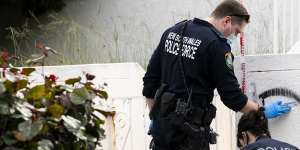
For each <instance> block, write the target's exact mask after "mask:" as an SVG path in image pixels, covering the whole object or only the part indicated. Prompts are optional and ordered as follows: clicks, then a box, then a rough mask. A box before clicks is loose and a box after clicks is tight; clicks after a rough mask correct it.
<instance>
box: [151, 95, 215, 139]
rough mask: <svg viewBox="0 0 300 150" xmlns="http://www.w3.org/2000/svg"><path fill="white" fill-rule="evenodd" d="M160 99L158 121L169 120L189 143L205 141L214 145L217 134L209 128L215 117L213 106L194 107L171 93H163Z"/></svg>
mask: <svg viewBox="0 0 300 150" xmlns="http://www.w3.org/2000/svg"><path fill="white" fill-rule="evenodd" d="M160 98H161V99H160V102H161V103H160V105H159V106H160V107H159V112H158V113H157V114H158V120H160V119H164V118H169V119H170V123H171V125H172V126H173V127H174V128H176V129H179V130H181V131H182V132H183V133H184V134H186V135H187V137H188V138H189V141H190V142H196V143H197V141H199V139H206V140H207V141H208V142H209V143H210V144H215V143H216V136H217V134H216V133H215V132H214V131H213V130H212V129H211V128H210V124H211V122H212V120H213V119H214V118H215V116H216V107H215V106H214V105H212V104H209V105H207V107H204V108H201V107H194V106H193V105H192V104H191V103H190V102H188V101H187V100H185V99H182V98H177V97H176V94H174V93H171V92H164V93H163V94H162V95H161V97H160Z"/></svg>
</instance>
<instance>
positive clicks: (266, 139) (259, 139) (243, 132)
mask: <svg viewBox="0 0 300 150" xmlns="http://www.w3.org/2000/svg"><path fill="white" fill-rule="evenodd" d="M237 145H238V147H239V148H240V149H241V150H299V149H298V148H297V147H295V146H293V145H291V144H288V143H285V142H281V141H278V140H274V139H272V138H271V134H270V131H269V128H268V119H267V117H266V116H265V112H264V108H260V109H259V110H258V111H251V112H249V113H246V114H244V115H243V116H242V117H241V119H240V120H239V123H238V133H237Z"/></svg>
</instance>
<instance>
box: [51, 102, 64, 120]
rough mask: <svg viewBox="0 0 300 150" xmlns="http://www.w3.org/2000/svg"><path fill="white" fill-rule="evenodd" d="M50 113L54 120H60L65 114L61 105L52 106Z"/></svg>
mask: <svg viewBox="0 0 300 150" xmlns="http://www.w3.org/2000/svg"><path fill="white" fill-rule="evenodd" d="M48 111H49V112H50V114H51V115H52V117H54V118H60V116H61V115H62V114H63V113H64V107H63V106H62V105H60V104H52V105H51V106H50V107H49V108H48Z"/></svg>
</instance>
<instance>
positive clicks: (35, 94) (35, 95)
mask: <svg viewBox="0 0 300 150" xmlns="http://www.w3.org/2000/svg"><path fill="white" fill-rule="evenodd" d="M44 96H45V86H44V85H37V86H35V87H33V88H32V89H30V90H29V92H28V94H27V95H26V98H27V99H29V100H40V99H42V98H43V97H44Z"/></svg>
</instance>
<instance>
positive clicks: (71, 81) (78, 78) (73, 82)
mask: <svg viewBox="0 0 300 150" xmlns="http://www.w3.org/2000/svg"><path fill="white" fill-rule="evenodd" d="M79 81H81V77H77V78H71V79H68V80H66V81H65V83H66V84H69V85H74V84H75V83H77V82H79Z"/></svg>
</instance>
